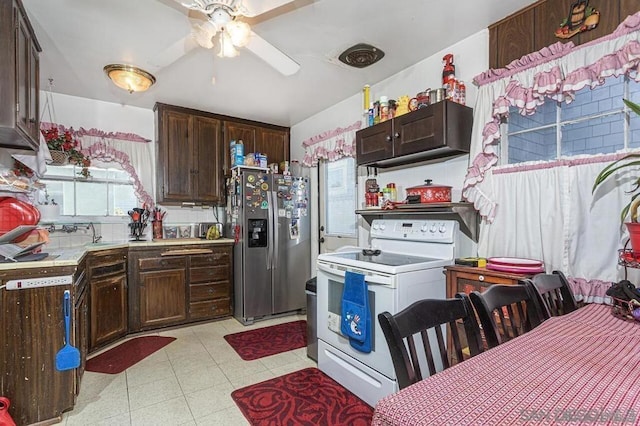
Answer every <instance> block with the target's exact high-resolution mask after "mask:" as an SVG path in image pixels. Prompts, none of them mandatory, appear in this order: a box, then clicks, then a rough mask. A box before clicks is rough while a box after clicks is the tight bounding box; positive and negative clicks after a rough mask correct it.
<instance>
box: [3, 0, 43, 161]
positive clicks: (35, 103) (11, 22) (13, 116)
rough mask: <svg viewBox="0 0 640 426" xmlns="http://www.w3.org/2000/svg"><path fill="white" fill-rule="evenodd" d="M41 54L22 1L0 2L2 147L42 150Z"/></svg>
mask: <svg viewBox="0 0 640 426" xmlns="http://www.w3.org/2000/svg"><path fill="white" fill-rule="evenodd" d="M41 51H42V49H41V48H40V44H39V43H38V40H37V39H36V36H35V33H34V31H33V28H32V27H31V23H30V22H29V19H28V17H27V14H26V12H25V10H24V7H23V6H22V3H21V2H20V0H13V1H2V2H0V55H1V56H2V58H3V60H2V61H1V62H0V102H2V108H0V147H4V148H18V149H29V150H34V151H37V150H38V145H39V143H40V142H39V141H40V139H39V134H38V132H39V130H40V117H39V110H40V105H39V91H40V84H39V66H40V63H39V54H40V52H41Z"/></svg>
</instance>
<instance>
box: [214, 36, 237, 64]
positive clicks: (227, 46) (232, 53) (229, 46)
mask: <svg viewBox="0 0 640 426" xmlns="http://www.w3.org/2000/svg"><path fill="white" fill-rule="evenodd" d="M236 56H238V51H237V50H236V48H235V47H234V46H233V43H232V42H231V37H230V36H229V34H228V33H227V32H226V31H223V32H222V33H220V51H219V52H218V57H220V58H234V57H236Z"/></svg>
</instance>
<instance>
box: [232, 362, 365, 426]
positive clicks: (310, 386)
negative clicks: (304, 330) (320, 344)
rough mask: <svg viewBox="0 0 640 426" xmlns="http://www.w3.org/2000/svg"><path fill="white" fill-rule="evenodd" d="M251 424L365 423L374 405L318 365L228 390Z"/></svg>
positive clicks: (346, 425)
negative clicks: (367, 402) (324, 371)
mask: <svg viewBox="0 0 640 426" xmlns="http://www.w3.org/2000/svg"><path fill="white" fill-rule="evenodd" d="M231 397H232V398H233V400H234V401H235V402H236V404H237V405H238V407H239V408H240V411H242V414H244V416H245V417H246V418H247V420H249V423H251V424H252V425H253V426H262V425H310V426H311V425H313V426H316V425H331V426H341V425H345V426H358V425H362V426H367V425H370V424H371V418H372V416H373V408H371V407H370V406H369V405H367V404H366V403H365V402H364V401H362V400H361V399H360V398H358V397H357V396H355V395H354V394H352V393H351V392H349V391H348V390H347V389H345V388H344V387H342V386H341V385H340V384H338V383H337V382H336V381H334V380H333V379H332V378H330V377H329V376H327V375H326V374H324V373H323V372H322V371H320V370H318V369H317V368H306V369H304V370H300V371H296V372H294V373H291V374H287V375H285V376H281V377H276V378H275V379H271V380H267V381H265V382H261V383H257V384H255V385H251V386H247V387H246V388H242V389H237V390H235V391H233V392H232V393H231Z"/></svg>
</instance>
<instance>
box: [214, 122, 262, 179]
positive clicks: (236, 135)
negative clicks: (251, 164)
mask: <svg viewBox="0 0 640 426" xmlns="http://www.w3.org/2000/svg"><path fill="white" fill-rule="evenodd" d="M257 139H258V128H257V127H256V126H252V125H249V124H243V123H237V122H234V121H225V122H224V139H223V142H222V143H223V145H224V146H223V151H224V172H225V173H227V172H228V171H229V169H230V168H231V153H230V151H229V144H230V143H231V141H236V142H238V141H240V140H241V141H242V143H243V144H244V152H245V154H246V153H249V152H256V151H255V148H256V140H257Z"/></svg>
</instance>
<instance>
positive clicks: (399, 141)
mask: <svg viewBox="0 0 640 426" xmlns="http://www.w3.org/2000/svg"><path fill="white" fill-rule="evenodd" d="M445 105H446V101H445V102H438V103H436V104H433V105H429V106H428V107H426V108H420V109H419V110H417V111H414V112H412V113H410V114H404V115H401V116H400V117H397V118H394V121H393V155H394V156H395V157H399V156H401V155H407V154H413V153H416V152H421V151H425V150H427V149H433V148H437V147H439V146H443V145H444V143H445V141H444V137H443V129H444V126H445V114H444V108H445Z"/></svg>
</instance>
